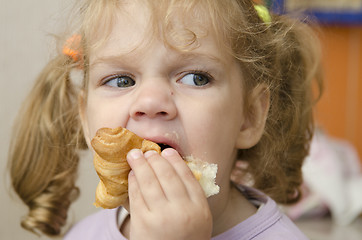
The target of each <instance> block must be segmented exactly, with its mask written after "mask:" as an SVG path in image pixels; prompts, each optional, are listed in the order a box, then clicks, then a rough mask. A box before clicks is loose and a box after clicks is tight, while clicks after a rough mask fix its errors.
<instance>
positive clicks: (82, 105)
mask: <svg viewBox="0 0 362 240" xmlns="http://www.w3.org/2000/svg"><path fill="white" fill-rule="evenodd" d="M86 102H87V100H86V93H85V90H81V91H80V94H79V96H78V103H79V106H78V111H79V116H80V122H81V124H82V128H83V133H84V138H85V140H86V142H87V145H88V148H89V149H92V148H91V145H90V135H89V128H88V118H87V106H86V105H87V103H86Z"/></svg>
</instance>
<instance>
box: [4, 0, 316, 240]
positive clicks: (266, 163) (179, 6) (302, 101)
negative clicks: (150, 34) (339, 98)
mask: <svg viewBox="0 0 362 240" xmlns="http://www.w3.org/2000/svg"><path fill="white" fill-rule="evenodd" d="M144 1H145V0H144ZM124 2H125V0H85V1H84V3H82V5H81V6H80V7H79V12H78V14H77V16H79V17H80V18H79V20H80V21H74V22H75V23H78V24H79V26H75V27H74V30H72V31H71V32H73V33H74V32H76V33H77V34H80V35H81V37H82V41H81V44H80V46H79V49H78V50H80V49H81V50H82V53H83V55H82V57H81V59H80V60H78V61H77V62H75V61H74V60H73V59H71V58H69V57H68V56H64V55H62V54H61V52H59V53H58V55H57V56H56V57H55V58H54V59H53V60H52V61H50V62H49V63H48V65H47V66H46V67H45V68H44V70H43V72H42V73H41V74H40V76H39V77H38V79H37V81H36V83H35V86H34V88H33V89H32V90H31V91H30V94H29V96H28V98H27V99H26V102H25V104H24V106H23V108H22V109H21V111H20V113H19V116H18V119H17V122H16V123H15V127H14V133H13V137H12V142H11V145H10V152H9V169H10V174H11V180H12V186H13V188H14V190H15V191H16V193H17V194H18V195H19V196H20V198H21V199H22V200H23V202H24V203H25V204H26V205H27V206H28V207H29V213H28V214H27V216H26V217H25V218H24V219H23V220H22V226H23V227H24V228H26V229H28V230H30V231H33V232H35V233H38V232H39V231H40V232H42V233H44V234H47V235H50V236H56V235H59V234H61V228H62V226H64V225H65V223H66V218H67V212H68V208H69V206H70V204H71V202H72V201H73V200H74V199H75V198H76V196H77V195H78V191H79V190H78V189H77V187H76V186H75V181H76V176H77V168H78V161H79V156H78V152H77V151H78V150H79V149H86V148H87V145H86V142H85V139H84V136H83V132H82V128H81V123H80V119H79V112H78V95H79V91H80V88H87V78H88V70H89V66H88V61H89V54H90V52H91V50H93V49H94V48H96V47H99V46H101V45H102V44H103V43H104V40H106V38H107V36H108V34H109V33H110V32H111V30H112V24H113V17H114V16H115V14H116V13H117V11H120V10H122V4H123V3H124ZM156 2H157V3H156ZM145 3H146V4H148V6H149V8H150V9H151V10H152V11H153V13H154V14H153V15H152V16H154V18H152V19H151V24H152V23H153V24H154V27H155V28H153V30H154V31H159V32H158V33H162V36H163V38H164V39H163V40H164V41H165V43H167V44H168V45H169V46H171V47H175V48H177V49H180V50H185V49H186V50H187V49H189V48H192V47H197V40H198V39H199V38H202V37H204V36H205V35H207V30H208V29H203V28H202V27H201V28H194V27H193V28H191V27H190V28H186V26H190V24H187V23H188V22H185V24H184V25H182V28H183V29H180V28H179V27H178V26H176V25H173V18H174V17H175V16H176V17H180V16H181V17H182V16H189V15H187V14H192V16H193V17H195V18H196V19H195V20H197V19H198V20H200V19H201V20H202V19H204V20H205V18H206V19H207V20H209V22H210V24H211V28H212V29H209V30H211V31H214V32H215V33H216V34H217V37H218V43H219V44H220V47H223V48H224V49H225V51H226V52H227V53H228V54H232V56H234V57H235V59H236V60H237V61H238V62H239V64H240V66H241V69H242V73H243V75H244V76H245V77H244V79H245V81H244V82H243V85H244V88H243V91H244V96H245V108H244V109H246V112H245V114H249V115H250V116H252V114H253V113H252V112H250V111H248V109H249V108H248V107H249V104H250V101H248V97H249V96H248V93H250V92H252V91H251V90H252V89H253V88H255V87H257V86H258V85H259V84H265V85H267V86H268V91H270V109H269V113H268V117H267V120H266V126H265V131H264V133H263V136H262V138H261V140H260V141H259V143H258V144H257V145H256V146H254V147H252V148H250V149H244V150H239V157H240V158H242V159H243V160H246V161H248V162H249V166H250V167H249V168H248V171H249V172H250V173H251V174H252V175H253V177H254V180H255V187H256V188H258V189H260V190H262V191H264V192H265V193H267V194H269V195H270V196H271V197H272V198H274V199H275V200H276V201H278V202H280V203H291V202H295V201H297V200H298V198H299V197H300V191H299V185H300V184H301V183H302V174H301V166H302V163H303V159H304V158H305V156H306V155H307V154H308V151H309V142H310V140H311V138H312V135H313V131H314V130H313V112H312V106H313V104H314V100H313V94H312V93H313V92H312V83H313V81H315V82H316V83H317V87H318V88H317V89H318V91H319V90H321V87H322V82H321V71H320V60H319V47H318V41H317V39H316V37H315V34H314V33H313V31H312V30H311V28H310V27H308V26H307V24H305V23H302V22H300V21H298V20H293V19H290V18H288V17H285V16H277V15H272V18H271V22H267V23H265V22H263V21H262V19H260V18H259V16H258V14H257V12H256V11H255V9H254V5H253V2H252V1H251V0H223V1H215V0H193V1H191V0H190V1H176V0H170V1H166V0H164V1H145ZM200 6H201V7H200ZM200 10H201V11H200ZM160 21H163V25H160V24H159V23H160ZM185 21H188V20H185ZM160 26H162V27H160ZM205 30H206V31H205ZM64 41H65V39H61V41H60V42H61V43H64ZM60 45H62V44H60ZM74 68H81V69H82V70H83V72H84V79H83V84H82V86H81V87H80V88H79V87H78V86H77V85H76V84H74V83H73V82H72V81H71V77H70V75H71V71H72V69H74Z"/></svg>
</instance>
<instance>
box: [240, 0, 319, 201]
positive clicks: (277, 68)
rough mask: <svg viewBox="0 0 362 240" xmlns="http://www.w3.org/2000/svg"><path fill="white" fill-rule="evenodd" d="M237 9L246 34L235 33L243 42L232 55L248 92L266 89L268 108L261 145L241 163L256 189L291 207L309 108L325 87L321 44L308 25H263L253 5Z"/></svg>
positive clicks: (284, 19) (277, 20) (281, 21)
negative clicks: (245, 167) (243, 164)
mask: <svg viewBox="0 0 362 240" xmlns="http://www.w3.org/2000/svg"><path fill="white" fill-rule="evenodd" d="M240 4H241V6H242V7H241V9H243V11H244V12H243V14H242V15H244V16H246V17H245V20H244V21H242V23H241V24H244V26H243V27H241V28H240V29H246V30H242V31H243V32H238V34H237V35H239V36H244V37H243V38H242V41H236V43H238V44H239V45H236V46H235V47H234V52H236V53H237V56H236V58H237V59H239V60H240V62H241V64H242V66H243V70H244V75H245V77H246V79H249V78H250V79H252V81H246V83H245V88H246V93H247V92H248V91H250V90H252V89H253V88H254V87H255V86H257V85H258V84H265V85H266V86H268V91H269V92H270V108H269V113H268V117H267V120H266V125H265V131H264V134H263V136H262V138H261V140H260V141H259V143H258V144H257V145H256V146H254V147H253V148H251V149H246V150H241V151H240V152H239V158H240V159H244V160H246V161H248V163H249V168H248V171H249V172H250V173H251V174H252V176H253V180H254V185H253V186H254V187H256V188H258V189H261V190H262V191H264V192H265V193H267V194H268V195H270V196H271V197H272V198H274V199H275V200H276V201H277V202H279V203H294V202H296V201H298V200H299V199H300V198H301V190H300V186H301V184H302V183H303V176H302V164H303V161H304V159H305V157H306V156H307V155H308V153H309V145H310V142H311V139H312V136H313V133H314V119H313V106H314V104H315V102H316V100H317V99H318V98H319V97H320V95H321V92H322V88H323V86H322V70H321V62H320V46H319V41H318V39H317V37H316V34H315V32H314V30H313V29H311V28H310V26H308V25H307V24H306V23H303V22H301V21H299V20H297V19H292V18H289V17H288V16H278V15H272V14H271V18H270V22H269V21H268V22H264V21H263V19H262V18H260V17H259V16H258V13H257V12H256V11H254V9H253V8H254V6H253V4H252V2H251V1H249V0H246V1H240ZM313 90H315V93H317V94H316V95H313ZM248 101H249V100H248V99H246V101H245V102H246V106H245V108H246V109H248V104H249V103H248ZM249 114H250V113H249ZM251 114H252V113H251Z"/></svg>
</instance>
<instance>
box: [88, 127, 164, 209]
mask: <svg viewBox="0 0 362 240" xmlns="http://www.w3.org/2000/svg"><path fill="white" fill-rule="evenodd" d="M91 144H92V147H93V149H94V151H95V155H94V158H93V163H94V167H95V169H96V171H97V174H98V176H99V178H100V182H99V184H98V186H97V190H96V200H95V203H94V205H95V206H96V207H102V208H115V207H118V206H120V205H122V204H123V203H124V202H125V201H126V200H127V197H128V173H129V171H130V170H131V168H130V166H129V165H128V162H127V159H126V158H127V153H128V152H129V151H130V150H132V149H134V148H138V149H141V151H142V152H147V151H149V150H154V151H157V152H158V153H161V148H160V146H158V145H157V144H156V143H154V142H151V141H148V140H145V139H143V138H141V137H139V136H137V135H136V134H134V133H133V132H131V131H129V130H127V129H125V128H122V127H118V128H114V129H111V128H101V129H99V130H98V131H97V133H96V136H95V137H94V138H93V139H92V142H91Z"/></svg>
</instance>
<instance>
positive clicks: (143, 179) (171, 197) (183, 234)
mask: <svg viewBox="0 0 362 240" xmlns="http://www.w3.org/2000/svg"><path fill="white" fill-rule="evenodd" d="M127 160H128V163H129V164H130V166H131V168H132V171H131V172H130V174H129V177H128V181H129V182H128V186H129V200H130V212H131V232H130V239H132V240H135V239H142V240H143V239H157V240H158V239H172V240H174V239H175V240H176V239H197V240H202V239H210V238H211V231H212V215H211V212H210V209H209V206H208V202H207V200H206V197H205V194H204V191H203V190H202V188H201V186H200V185H199V183H198V182H197V180H196V179H195V177H194V176H193V174H192V172H191V170H190V169H189V168H188V166H187V165H186V163H185V162H184V160H183V159H182V158H181V157H180V155H179V154H178V153H177V152H176V151H175V150H174V149H171V148H170V149H166V150H164V151H163V152H162V153H161V155H159V154H157V153H156V152H154V151H149V152H146V153H145V154H144V155H143V154H142V152H141V151H140V150H132V151H131V152H130V153H129V154H128V156H127Z"/></svg>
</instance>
